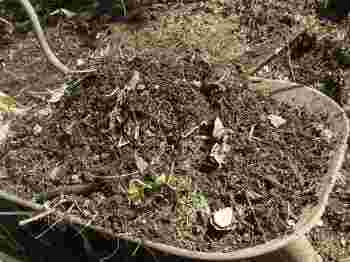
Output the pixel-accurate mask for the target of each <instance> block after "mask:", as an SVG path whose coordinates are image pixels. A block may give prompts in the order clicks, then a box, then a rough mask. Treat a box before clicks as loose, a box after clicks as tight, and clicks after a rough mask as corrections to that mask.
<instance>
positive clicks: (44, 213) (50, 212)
mask: <svg viewBox="0 0 350 262" xmlns="http://www.w3.org/2000/svg"><path fill="white" fill-rule="evenodd" d="M55 211H56V210H55V209H49V210H46V211H44V212H41V213H40V214H38V215H36V216H33V217H30V218H28V219H24V220H21V221H19V223H18V224H19V225H20V226H24V225H27V224H29V223H32V222H35V221H37V220H40V219H42V218H44V217H47V216H48V215H50V214H52V213H53V212H55Z"/></svg>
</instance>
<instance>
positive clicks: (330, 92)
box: [320, 79, 338, 99]
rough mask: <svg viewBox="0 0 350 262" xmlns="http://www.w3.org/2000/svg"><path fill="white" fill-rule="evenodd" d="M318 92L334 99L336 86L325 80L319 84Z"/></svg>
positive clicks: (334, 83) (331, 81) (333, 82)
mask: <svg viewBox="0 0 350 262" xmlns="http://www.w3.org/2000/svg"><path fill="white" fill-rule="evenodd" d="M320 91H321V92H322V93H324V94H325V95H327V96H329V97H331V98H333V99H334V98H335V97H336V95H337V91H338V85H337V83H336V82H335V81H334V80H332V79H325V80H323V81H321V83H320Z"/></svg>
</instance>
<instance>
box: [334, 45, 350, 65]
mask: <svg viewBox="0 0 350 262" xmlns="http://www.w3.org/2000/svg"><path fill="white" fill-rule="evenodd" d="M335 57H336V59H337V62H338V64H340V65H343V66H349V65H350V49H349V48H338V49H337V51H336V53H335Z"/></svg>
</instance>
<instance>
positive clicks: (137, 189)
mask: <svg viewBox="0 0 350 262" xmlns="http://www.w3.org/2000/svg"><path fill="white" fill-rule="evenodd" d="M175 182H176V177H174V176H172V175H170V176H167V175H164V174H162V175H160V176H146V177H145V181H141V180H138V179H135V180H131V181H130V183H129V188H128V197H129V199H130V200H131V201H133V202H136V203H137V202H140V201H142V200H143V199H144V198H145V193H146V192H148V193H151V192H159V191H160V189H161V187H162V186H163V185H172V184H174V183H175Z"/></svg>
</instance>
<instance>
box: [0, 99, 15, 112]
mask: <svg viewBox="0 0 350 262" xmlns="http://www.w3.org/2000/svg"><path fill="white" fill-rule="evenodd" d="M14 110H16V99H15V98H13V97H11V96H0V112H11V111H14Z"/></svg>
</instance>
